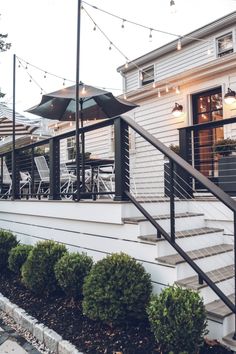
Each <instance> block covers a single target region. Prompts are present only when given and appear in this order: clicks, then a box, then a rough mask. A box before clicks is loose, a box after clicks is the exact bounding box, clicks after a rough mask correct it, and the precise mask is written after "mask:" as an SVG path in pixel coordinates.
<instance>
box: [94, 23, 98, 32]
mask: <svg viewBox="0 0 236 354" xmlns="http://www.w3.org/2000/svg"><path fill="white" fill-rule="evenodd" d="M96 29H97V25H96V23H95V24H94V27H93V30H94V31H96Z"/></svg>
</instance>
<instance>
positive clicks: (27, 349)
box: [0, 320, 40, 354]
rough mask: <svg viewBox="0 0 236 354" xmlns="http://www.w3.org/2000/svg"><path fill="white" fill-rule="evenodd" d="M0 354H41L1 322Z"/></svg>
mask: <svg viewBox="0 0 236 354" xmlns="http://www.w3.org/2000/svg"><path fill="white" fill-rule="evenodd" d="M0 354H40V352H39V351H38V350H37V349H36V348H34V347H33V346H32V345H31V344H30V343H29V342H27V341H26V339H24V338H23V337H21V336H20V335H19V334H18V333H17V332H16V331H15V330H14V329H12V328H11V327H9V326H7V325H5V324H4V323H3V322H2V321H1V320H0Z"/></svg>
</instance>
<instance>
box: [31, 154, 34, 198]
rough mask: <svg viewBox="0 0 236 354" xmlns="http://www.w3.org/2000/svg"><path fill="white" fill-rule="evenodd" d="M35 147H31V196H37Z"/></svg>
mask: <svg viewBox="0 0 236 354" xmlns="http://www.w3.org/2000/svg"><path fill="white" fill-rule="evenodd" d="M34 156H35V155H34V147H32V148H31V196H35V185H34V181H35V178H34V171H35V168H34Z"/></svg>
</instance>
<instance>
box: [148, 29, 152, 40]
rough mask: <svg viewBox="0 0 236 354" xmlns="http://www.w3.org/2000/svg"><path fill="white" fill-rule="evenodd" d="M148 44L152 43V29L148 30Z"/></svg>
mask: <svg viewBox="0 0 236 354" xmlns="http://www.w3.org/2000/svg"><path fill="white" fill-rule="evenodd" d="M149 42H152V28H150V33H149Z"/></svg>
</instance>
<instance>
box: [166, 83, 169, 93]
mask: <svg viewBox="0 0 236 354" xmlns="http://www.w3.org/2000/svg"><path fill="white" fill-rule="evenodd" d="M168 92H169V86H168V85H166V93H168Z"/></svg>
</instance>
